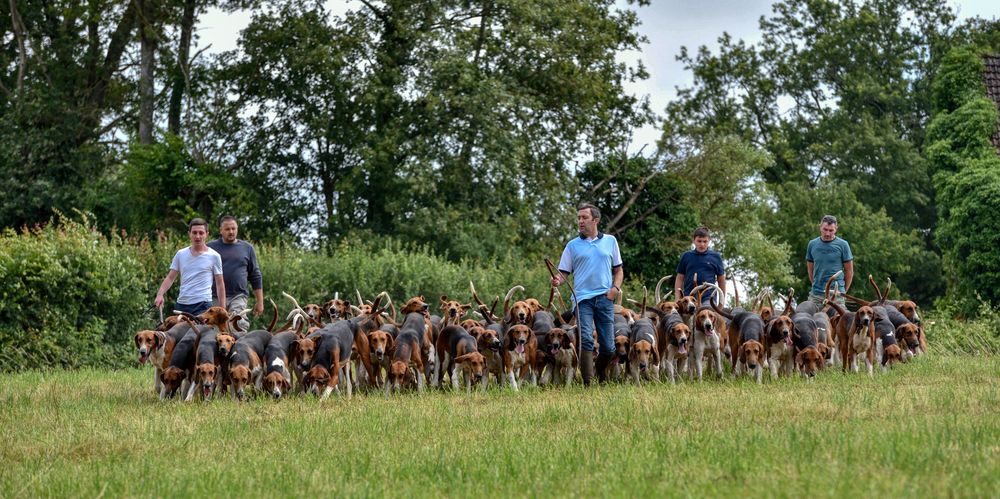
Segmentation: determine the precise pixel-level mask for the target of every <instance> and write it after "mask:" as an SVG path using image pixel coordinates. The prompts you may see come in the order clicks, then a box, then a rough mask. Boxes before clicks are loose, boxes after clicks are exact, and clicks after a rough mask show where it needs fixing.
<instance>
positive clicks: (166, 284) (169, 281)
mask: <svg viewBox="0 0 1000 499" xmlns="http://www.w3.org/2000/svg"><path fill="white" fill-rule="evenodd" d="M175 279H177V271H176V270H174V269H170V272H167V277H164V278H163V283H161V284H160V289H158V290H157V291H156V299H154V300H153V305H156V308H160V307H162V306H163V294H164V293H166V292H167V290H168V289H170V286H173V285H174V280H175Z"/></svg>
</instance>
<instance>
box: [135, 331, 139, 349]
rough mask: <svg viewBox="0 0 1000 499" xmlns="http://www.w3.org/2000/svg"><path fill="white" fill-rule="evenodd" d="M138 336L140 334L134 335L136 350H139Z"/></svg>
mask: <svg viewBox="0 0 1000 499" xmlns="http://www.w3.org/2000/svg"><path fill="white" fill-rule="evenodd" d="M139 334H140V333H135V347H136V348H139Z"/></svg>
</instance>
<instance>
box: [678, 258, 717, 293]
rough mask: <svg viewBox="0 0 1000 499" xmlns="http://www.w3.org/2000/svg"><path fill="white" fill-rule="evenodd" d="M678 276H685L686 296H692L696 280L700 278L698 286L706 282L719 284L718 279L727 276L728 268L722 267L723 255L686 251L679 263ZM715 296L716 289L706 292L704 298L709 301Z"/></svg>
mask: <svg viewBox="0 0 1000 499" xmlns="http://www.w3.org/2000/svg"><path fill="white" fill-rule="evenodd" d="M675 272H677V273H678V274H684V294H685V295H687V294H690V293H691V290H692V289H694V278H695V276H698V284H704V283H706V282H712V283H715V282H717V277H718V276H722V275H726V267H725V266H723V265H722V255H720V254H719V253H718V252H716V251H712V250H708V251H706V252H704V253H698V252H697V251H695V250H688V251H685V252H684V254H683V255H681V261H679V262H677V270H676V271H675ZM714 295H715V290H714V289H709V290H707V291H705V294H704V295H703V296H702V299H703V300H707V299H709V298H711V297H712V296H714Z"/></svg>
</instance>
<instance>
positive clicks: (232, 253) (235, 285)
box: [208, 215, 264, 329]
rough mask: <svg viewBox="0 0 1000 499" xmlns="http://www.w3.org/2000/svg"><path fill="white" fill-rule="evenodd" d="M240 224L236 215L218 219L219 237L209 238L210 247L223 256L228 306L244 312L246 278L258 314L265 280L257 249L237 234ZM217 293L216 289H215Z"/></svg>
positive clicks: (245, 305) (261, 309)
mask: <svg viewBox="0 0 1000 499" xmlns="http://www.w3.org/2000/svg"><path fill="white" fill-rule="evenodd" d="M238 231H239V226H238V225H237V223H236V219H235V218H233V217H231V216H229V215H226V216H224V217H222V218H221V219H219V234H220V236H221V237H220V238H219V239H215V240H213V241H210V242H209V243H208V247H209V248H212V249H213V250H215V251H216V252H217V253H219V255H221V256H222V274H223V277H224V279H225V283H226V287H225V289H226V310H229V311H230V312H237V313H239V312H242V311H243V310H244V309H246V307H247V298H248V297H249V293H248V292H247V281H249V282H250V286H251V287H252V288H253V294H254V304H253V315H254V317H259V316H260V314H261V313H262V312H263V311H264V281H263V277H262V276H261V273H260V266H258V265H257V253H256V252H255V251H254V249H253V246H251V245H250V243H248V242H246V241H242V240H239V239H237V238H236V236H237V234H238ZM212 293H213V294H214V293H215V290H214V289H213V290H212ZM239 325H240V327H242V328H243V329H248V328H249V327H250V323H249V322H247V321H246V320H242V319H241V320H240V321H239Z"/></svg>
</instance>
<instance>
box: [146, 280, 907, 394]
mask: <svg viewBox="0 0 1000 499" xmlns="http://www.w3.org/2000/svg"><path fill="white" fill-rule="evenodd" d="M670 277H671V276H667V277H664V278H663V279H661V280H660V282H659V283H657V286H656V291H655V304H652V305H650V304H647V298H648V293H647V292H646V290H645V288H644V289H643V294H642V296H643V297H642V301H641V302H636V301H634V300H629V303H630V304H632V305H634V308H633V309H630V308H626V307H624V306H622V305H621V304H620V303H619V304H617V305H616V306H615V324H614V329H615V333H614V334H615V338H614V344H615V350H616V351H615V355H614V358H613V360H612V361H611V362H610V364H609V366H608V368H607V369H608V371H607V377H608V379H609V380H612V381H618V382H634V383H637V384H642V383H645V382H648V381H666V380H669V381H670V382H671V383H675V382H676V381H677V380H678V379H682V378H683V377H687V378H689V379H691V380H699V381H700V380H702V378H703V376H704V375H705V371H707V370H711V371H712V374H714V375H715V376H716V377H718V378H723V377H726V374H725V370H724V365H726V364H728V367H729V369H730V375H731V376H733V377H740V376H752V377H753V378H755V379H756V381H757V382H758V383H760V382H761V381H762V378H763V372H764V370H769V371H770V376H771V377H772V378H778V377H781V376H793V375H801V376H804V377H806V378H812V377H813V376H815V375H816V374H817V373H818V372H819V371H821V370H823V369H826V368H830V367H833V366H835V365H837V364H839V365H840V366H841V367H842V368H843V370H844V372H847V371H848V369H850V370H851V371H853V372H858V371H859V368H860V365H861V364H862V363H864V366H865V369H866V370H867V372H868V374H869V375H871V374H872V373H873V370H874V367H875V366H876V365H880V366H881V367H882V369H883V370H885V369H888V368H890V367H892V366H893V365H894V364H896V363H899V362H907V361H909V360H910V359H912V358H913V357H915V356H918V355H921V354H922V353H924V352H926V351H927V344H926V340H925V337H924V329H923V326H922V325H921V323H920V317H919V314H918V308H917V306H916V304H915V303H913V302H911V301H905V300H904V301H894V300H887V299H886V295H887V294H888V290H889V288H891V286H892V283H891V281H890V282H889V287H888V288H887V289H886V293H885V294H883V293H882V292H881V290H880V289H879V288H878V286H877V285H876V284H875V281H874V279H872V277H871V276H869V282H870V283H871V284H872V287H873V288H874V289H875V291H876V294H877V295H878V297H877V299H876V300H874V301H865V300H862V299H860V298H856V297H853V296H850V295H844V297H845V298H846V299H847V300H848V301H850V302H852V303H854V304H856V305H858V306H859V307H858V308H857V310H855V311H848V310H847V309H845V308H844V307H843V306H841V305H839V304H838V303H837V300H836V298H837V293H836V292H833V293H831V291H830V283H831V282H833V280H834V279H835V278H836V277H838V276H834V277H832V278H831V279H830V281H829V282H828V283H827V285H826V290H827V291H826V298H827V299H826V300H825V301H824V305H823V306H822V308H821V307H819V306H817V305H815V304H814V303H812V302H808V301H807V302H804V303H800V304H797V305H794V304H793V303H794V297H793V291H792V290H789V292H788V294H787V295H781V294H778V297H779V298H781V299H782V300H783V302H784V308H783V309H782V310H781V312H780V313H778V311H776V310H775V308H774V304H773V301H772V300H771V297H770V292H769V291H767V290H764V291H762V292H761V293H759V294H758V295H757V297H756V298H755V299H754V300H753V301H752V303H751V304H750V306H749V307H747V308H743V307H741V306H740V304H739V298H738V297H736V300H735V303H734V306H733V307H732V308H724V307H720V305H719V304H717V303H714V302H713V303H711V306H699V305H698V304H699V303H702V300H701V298H702V293H704V292H705V291H706V290H708V289H710V288H713V287H714V288H715V289H717V290H718V287H717V286H715V285H714V284H701V285H699V286H697V287H695V289H694V290H693V291H692V292H691V294H689V295H687V296H677V297H675V299H673V300H671V299H668V298H667V299H661V297H660V285H661V284H662V283H663V282H665V281H666V280H668V279H669V278H670ZM469 284H470V292H471V295H472V301H471V302H469V303H461V302H460V301H457V300H453V299H449V298H448V297H447V296H441V297H440V299H439V303H438V310H439V311H440V315H437V314H431V313H430V308H431V307H430V304H428V303H427V301H425V299H424V297H423V296H414V297H412V298H410V299H408V300H407V301H406V302H405V303H404V304H403V305H402V307H401V308H400V310H399V311H398V312H397V311H396V308H395V306H394V305H393V303H392V301H391V299H389V296H388V294H386V293H384V292H383V293H381V294H379V295H378V296H377V297H376V298H375V299H374V300H373V301H370V302H369V301H365V300H363V299H362V297H361V295H360V294H357V295H356V297H357V302H356V303H357V305H355V304H352V303H350V302H349V301H347V300H343V299H340V296H339V294H337V295H335V297H334V299H332V300H330V301H328V302H326V303H324V304H323V305H317V304H308V305H306V306H304V307H302V306H300V305H299V304H298V302H297V301H296V300H295V299H294V298H293V297H291V296H289V295H287V294H285V296H286V297H287V298H288V299H289V300H290V301H291V303H292V304H293V306H294V308H293V309H292V310H291V312H290V313H289V314H288V317H287V318H286V321H285V323H284V324H283V325H282V326H280V327H277V328H275V325H276V324H277V323H278V321H277V319H278V307H277V305H275V303H274V302H273V300H272V301H271V305H272V309H273V317H272V319H271V322H270V325H269V326H268V327H267V329H261V330H255V331H249V332H247V331H242V330H240V329H239V327H238V326H237V321H239V320H240V319H241V318H243V317H244V315H243V314H245V313H246V312H243V314H230V313H229V312H227V311H226V310H225V309H223V308H221V307H212V308H210V309H208V310H207V311H206V312H204V313H202V314H200V315H197V316H194V315H191V314H185V313H179V314H178V315H175V316H171V317H168V318H167V319H166V320H164V321H163V322H161V323H160V324H159V325H158V326H157V328H156V329H153V330H143V331H139V332H138V333H136V335H135V347H136V349H137V354H138V359H139V362H140V363H142V364H145V363H146V362H151V363H152V364H153V365H154V367H155V379H154V389H155V391H156V393H157V394H159V397H160V398H161V399H169V398H174V397H175V396H177V395H178V394H180V395H181V398H183V400H186V401H190V400H193V399H194V398H196V397H201V398H203V399H204V400H210V399H212V398H213V397H215V396H216V395H218V394H219V393H221V394H227V393H229V392H230V391H231V393H232V395H231V396H232V397H235V398H236V399H238V400H244V399H245V398H246V397H247V396H248V395H250V394H253V393H256V394H263V395H265V396H267V395H270V396H271V397H274V398H276V399H278V398H282V397H286V396H289V395H293V394H296V393H300V394H301V393H308V394H312V395H314V396H318V397H320V399H325V398H327V397H328V396H329V395H330V394H332V393H337V394H341V392H344V393H345V394H346V396H347V397H348V398H350V397H351V396H352V394H353V392H354V391H355V390H358V391H378V392H381V393H384V394H385V395H386V396H389V395H390V394H392V393H394V392H399V391H401V390H416V391H424V390H425V389H426V386H427V385H428V384H429V385H430V386H432V387H442V388H443V387H446V386H448V385H449V384H450V385H451V386H452V387H453V388H454V389H456V390H457V389H461V386H462V385H463V384H464V385H465V388H466V390H467V391H471V390H472V388H473V386H474V385H478V386H479V387H481V389H484V390H485V389H486V388H487V387H488V386H489V385H490V384H491V383H496V384H497V385H498V386H508V387H510V389H512V390H514V391H517V390H518V387H519V386H523V385H524V384H525V383H528V384H531V385H536V386H538V385H570V384H571V383H573V382H574V381H575V380H576V379H577V374H578V372H579V369H578V367H579V358H580V355H579V344H580V343H579V342H578V341H577V325H576V320H575V317H574V315H573V313H572V311H565V310H567V308H568V307H566V305H565V304H564V303H561V302H562V297H561V296H559V293H558V290H556V289H554V288H553V289H552V290H551V291H550V293H549V299H548V303H547V304H546V305H545V306H543V305H542V304H541V302H540V301H539V300H537V299H535V298H525V299H521V300H514V301H513V302H512V299H513V298H514V296H515V293H518V292H523V291H524V288H523V287H522V286H514V287H513V288H511V289H510V290H509V291H508V292H507V294H506V296H505V298H504V300H503V310H502V315H501V316H499V317H498V316H496V315H495V311H496V307H497V305H498V303H499V301H500V300H499V296H498V297H497V298H496V299H494V301H493V304H492V306H487V305H486V304H485V303H483V302H482V300H481V299H480V298H479V296H478V294H477V292H476V289H475V287H474V285H473V284H472V283H471V282H470V283H469ZM719 295H721V293H719ZM554 298H558V301H559V302H560V304H561V305H562V306H561V307H556V306H554ZM560 308H561V309H562V310H564V311H563V312H560V311H559V310H560ZM469 315H475V316H476V317H475V318H471V317H469V318H466V317H467V316H469Z"/></svg>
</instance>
